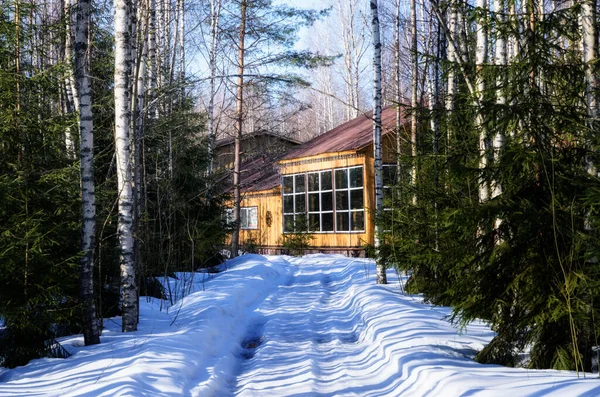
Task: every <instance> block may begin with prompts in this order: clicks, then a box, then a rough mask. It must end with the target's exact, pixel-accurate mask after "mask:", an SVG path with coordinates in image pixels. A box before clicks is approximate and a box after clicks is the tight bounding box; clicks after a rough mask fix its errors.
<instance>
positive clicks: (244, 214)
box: [240, 208, 248, 229]
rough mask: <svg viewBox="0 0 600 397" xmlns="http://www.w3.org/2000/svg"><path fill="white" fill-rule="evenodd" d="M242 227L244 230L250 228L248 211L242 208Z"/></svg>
mask: <svg viewBox="0 0 600 397" xmlns="http://www.w3.org/2000/svg"><path fill="white" fill-rule="evenodd" d="M240 221H241V222H240V223H241V225H240V227H241V228H242V229H247V228H248V211H246V208H240Z"/></svg>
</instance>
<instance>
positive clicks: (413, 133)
mask: <svg viewBox="0 0 600 397" xmlns="http://www.w3.org/2000/svg"><path fill="white" fill-rule="evenodd" d="M410 29H411V41H410V51H411V69H412V74H411V80H412V81H411V96H410V106H411V114H410V148H411V156H412V169H411V175H410V184H411V186H412V188H413V189H415V188H416V185H417V129H418V119H417V107H418V102H417V100H418V99H417V95H418V86H419V53H418V50H419V49H418V46H417V2H416V0H410ZM416 202H417V196H416V193H414V194H413V204H416Z"/></svg>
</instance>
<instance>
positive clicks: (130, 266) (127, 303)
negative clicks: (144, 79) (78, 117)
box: [114, 0, 138, 332]
mask: <svg viewBox="0 0 600 397" xmlns="http://www.w3.org/2000/svg"><path fill="white" fill-rule="evenodd" d="M129 13H130V8H129V4H128V1H127V0H114V14H115V17H114V24H115V28H114V31H115V32H114V34H115V88H114V97H115V99H114V100H115V153H116V157H117V191H118V195H119V197H118V198H119V203H118V210H119V221H118V233H119V248H120V256H119V262H120V267H121V305H122V330H123V332H130V331H136V330H137V318H138V316H137V310H138V308H137V288H136V277H135V270H136V269H135V263H134V261H133V249H134V247H133V234H132V215H133V214H132V212H133V192H132V184H133V181H132V175H131V174H132V173H131V159H130V123H131V110H130V103H131V91H130V89H129V87H130V71H131V54H130V52H131V50H130V47H131V43H130V23H131V19H130V15H129Z"/></svg>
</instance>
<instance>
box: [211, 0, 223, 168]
mask: <svg viewBox="0 0 600 397" xmlns="http://www.w3.org/2000/svg"><path fill="white" fill-rule="evenodd" d="M220 17H221V0H211V2H210V54H209V69H210V78H209V83H210V97H209V98H208V156H209V161H210V162H209V172H212V170H213V167H214V150H215V140H216V139H215V136H216V131H215V122H214V120H215V96H216V84H215V79H216V75H217V43H218V41H219V36H218V35H219V19H220Z"/></svg>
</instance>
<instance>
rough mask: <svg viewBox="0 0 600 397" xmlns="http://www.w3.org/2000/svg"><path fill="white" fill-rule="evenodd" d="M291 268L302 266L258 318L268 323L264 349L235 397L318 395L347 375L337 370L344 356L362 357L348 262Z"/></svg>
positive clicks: (241, 377) (247, 367)
mask: <svg viewBox="0 0 600 397" xmlns="http://www.w3.org/2000/svg"><path fill="white" fill-rule="evenodd" d="M319 259H321V258H319ZM290 262H291V263H293V264H295V265H297V266H298V270H297V272H296V274H295V275H294V278H293V280H294V282H293V283H292V284H290V285H289V286H282V287H280V288H279V290H278V291H277V293H276V294H274V295H273V296H271V297H269V298H268V299H266V300H265V301H264V303H263V305H260V306H259V307H258V308H257V310H256V312H255V313H256V314H257V316H264V317H263V318H264V319H266V323H265V327H264V332H263V336H262V338H263V343H262V344H261V345H260V346H258V347H257V348H256V350H255V351H254V352H253V355H252V357H251V358H250V359H249V360H246V361H245V362H244V363H243V365H242V366H241V367H242V368H243V370H242V371H240V373H239V374H238V378H237V386H238V387H237V390H235V392H234V394H235V395H239V396H259V395H261V396H264V395H269V396H276V395H281V396H285V395H290V394H294V393H298V392H299V391H301V392H305V393H309V394H315V393H316V394H318V393H319V391H320V390H322V389H323V388H324V386H325V384H326V383H330V382H331V381H332V380H335V379H336V378H339V376H340V374H341V373H343V370H342V368H340V367H339V366H337V365H335V366H332V365H331V363H332V362H334V361H335V358H336V357H339V356H340V350H343V351H346V352H347V354H348V355H354V354H359V353H360V350H361V348H360V346H359V344H360V331H361V330H360V327H359V324H360V323H361V321H362V320H361V312H360V310H358V308H357V307H356V305H355V303H353V301H352V300H351V299H349V297H348V294H349V291H348V288H349V286H350V279H351V276H352V273H353V271H351V270H350V269H349V268H348V259H347V258H337V259H336V258H335V257H333V259H332V257H324V258H322V260H319V261H317V262H316V263H315V261H314V258H313V259H312V260H311V261H310V262H311V263H307V262H308V261H306V262H305V261H304V260H303V259H302V258H295V259H291V260H290ZM281 368H285V369H286V370H285V373H282V371H281Z"/></svg>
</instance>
